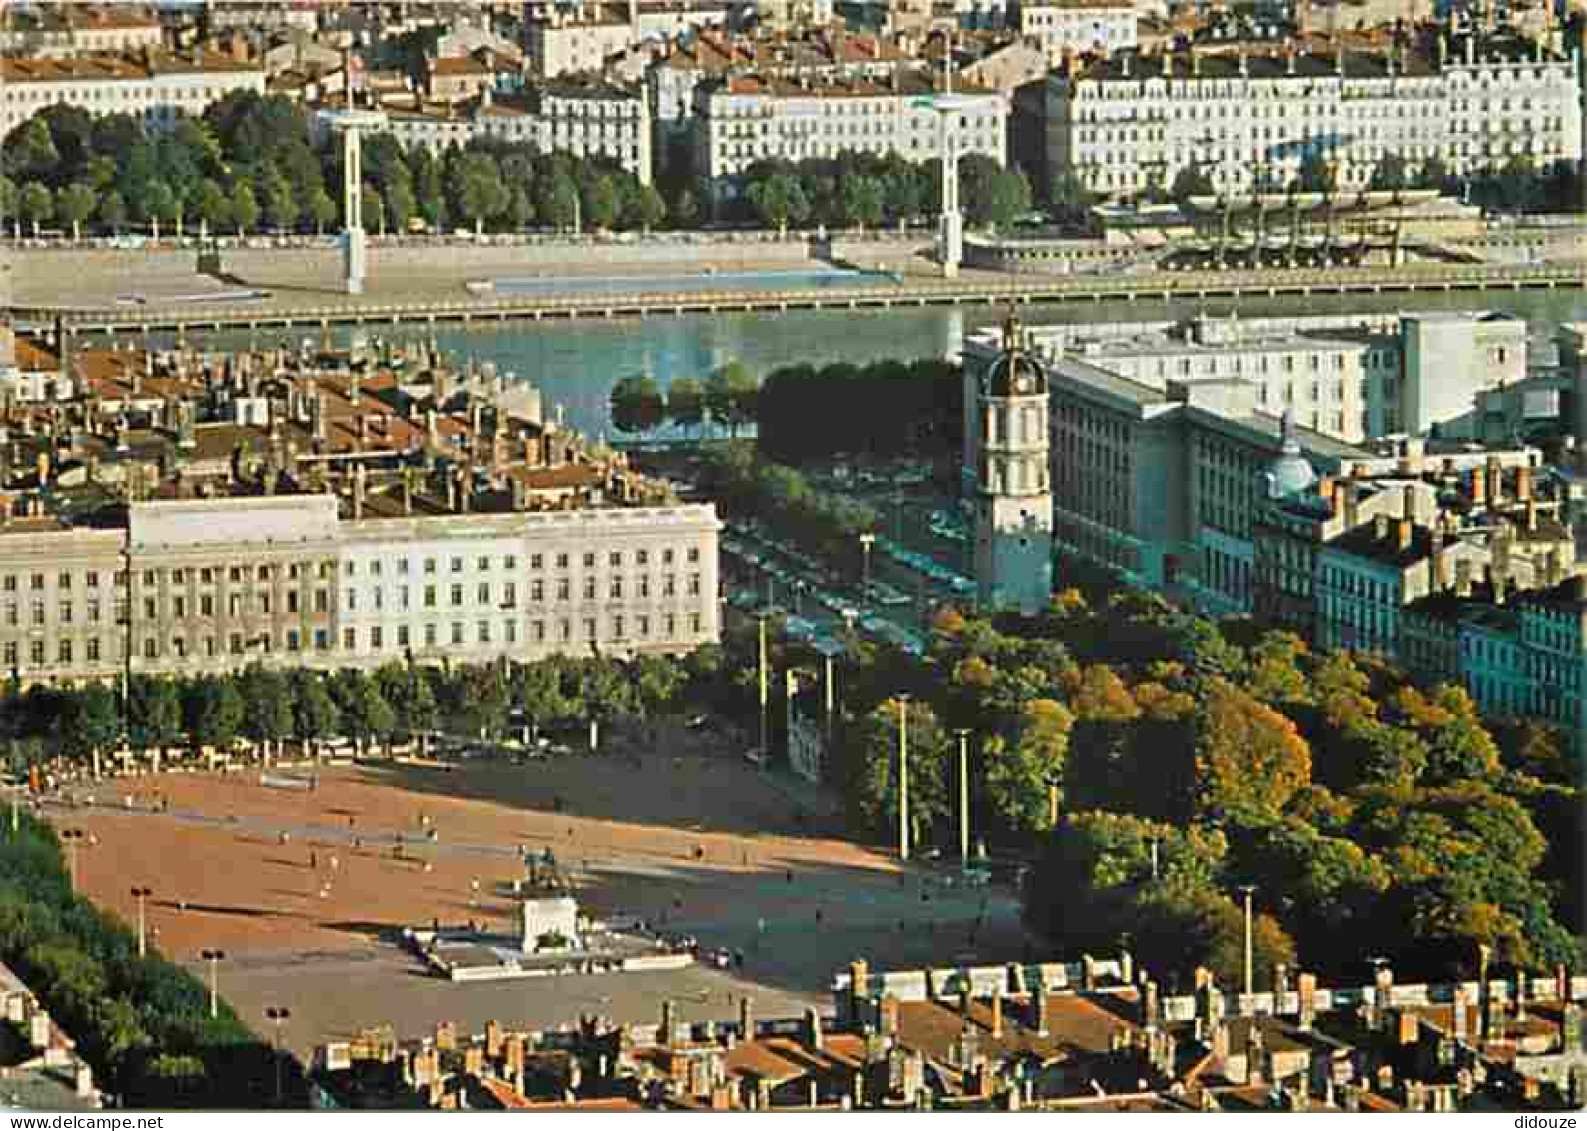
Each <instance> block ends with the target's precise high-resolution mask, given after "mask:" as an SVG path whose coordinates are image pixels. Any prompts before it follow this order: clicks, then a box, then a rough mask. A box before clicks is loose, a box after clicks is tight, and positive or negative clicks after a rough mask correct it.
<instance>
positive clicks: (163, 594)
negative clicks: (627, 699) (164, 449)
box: [0, 494, 720, 682]
mask: <svg viewBox="0 0 1587 1131" xmlns="http://www.w3.org/2000/svg"><path fill="white" fill-rule="evenodd" d="M337 512H338V503H337V499H336V497H335V496H333V495H323V494H322V495H296V496H279V497H272V498H230V499H193V500H180V501H159V502H148V503H137V504H134V505H133V507H132V513H131V521H130V523H129V524H128V526H127V527H126V528H124V529H103V530H100V529H76V528H72V527H69V526H63V525H62V524H61V523H59V522H58V521H57V520H55V519H54V518H51V517H47V516H45V515H43V514H42V513H36V514H35V513H11V508H10V504H9V500H7V504H6V509H5V512H4V513H0V665H3V670H4V671H6V672H8V673H14V674H15V675H16V676H17V677H18V678H20V679H22V680H23V681H25V682H33V681H38V680H51V679H81V678H92V677H101V678H109V677H114V676H117V675H119V674H120V673H121V672H122V671H123V670H126V669H130V670H131V671H133V672H168V673H186V674H196V673H199V672H213V671H216V670H224V669H226V668H236V667H242V666H245V665H246V664H248V663H252V662H264V663H280V664H285V665H288V666H299V665H303V666H310V667H316V668H338V667H349V666H351V667H378V666H379V665H381V664H385V663H390V662H394V661H404V660H407V659H410V658H411V659H413V660H415V661H418V662H429V663H441V662H443V661H450V662H457V661H467V662H475V663H477V662H483V661H488V660H495V659H498V658H503V657H505V658H509V659H513V660H534V659H538V658H541V657H544V656H549V655H553V654H557V653H561V654H567V655H586V656H587V655H590V654H591V653H592V651H595V650H598V651H600V652H603V653H608V654H610V653H617V654H630V653H634V652H639V651H687V650H689V649H691V648H693V647H695V646H697V645H699V644H704V643H709V642H712V641H715V640H716V639H717V637H718V633H719V628H720V625H719V621H718V616H719V609H718V604H717V585H718V580H717V546H716V540H717V531H718V529H719V526H720V524H719V523H718V521H717V518H716V514H715V510H714V509H713V508H711V507H709V506H656V507H597V508H587V509H580V510H567V511H550V512H530V511H525V512H509V513H504V514H464V515H431V516H412V517H404V516H392V517H384V518H374V517H367V516H366V517H364V518H361V519H347V518H341V517H339V516H338V513H337ZM129 632H130V636H129V635H128V634H129Z"/></svg>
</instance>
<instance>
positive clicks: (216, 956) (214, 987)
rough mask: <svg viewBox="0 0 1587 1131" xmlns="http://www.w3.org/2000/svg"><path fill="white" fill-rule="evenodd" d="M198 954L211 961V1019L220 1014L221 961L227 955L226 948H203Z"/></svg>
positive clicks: (206, 960)
mask: <svg viewBox="0 0 1587 1131" xmlns="http://www.w3.org/2000/svg"><path fill="white" fill-rule="evenodd" d="M198 956H199V957H200V958H202V959H203V960H204V961H205V962H208V963H209V1019H210V1020H211V1021H213V1020H215V1018H217V1017H219V1016H220V962H221V959H223V958H225V957H226V952H225V951H224V950H201V951H199V952H198Z"/></svg>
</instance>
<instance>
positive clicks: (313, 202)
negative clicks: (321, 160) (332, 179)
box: [304, 184, 337, 235]
mask: <svg viewBox="0 0 1587 1131" xmlns="http://www.w3.org/2000/svg"><path fill="white" fill-rule="evenodd" d="M304 204H305V207H306V210H307V212H308V217H309V219H310V220H313V221H314V230H315V232H316V233H318V234H319V235H324V234H325V226H326V225H327V224H334V223H336V211H337V210H336V202H335V201H334V200H332V199H331V194H330V193H328V192H326V191H325V186H324V185H318V184H317V185H314V186H313V187H312V188H310V189H309V195H308V198H307V200H305V202H304Z"/></svg>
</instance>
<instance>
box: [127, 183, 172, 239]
mask: <svg viewBox="0 0 1587 1131" xmlns="http://www.w3.org/2000/svg"><path fill="white" fill-rule="evenodd" d="M136 204H137V208H138V216H139V218H140V219H141V220H143V222H144V223H146V224H148V225H149V227H150V229H151V230H152V231H153V234H154V238H155V239H159V238H160V225H161V224H171V223H174V222H175V220H176V215H177V205H176V194H175V193H174V192H172V191H171V186H170V185H168V184H166V183H165V182H164V181H162V180H151V181H148V182H146V183H145V184H144V186H143V192H142V194H141V195H140V196H139V197H138V199H137V201H136Z"/></svg>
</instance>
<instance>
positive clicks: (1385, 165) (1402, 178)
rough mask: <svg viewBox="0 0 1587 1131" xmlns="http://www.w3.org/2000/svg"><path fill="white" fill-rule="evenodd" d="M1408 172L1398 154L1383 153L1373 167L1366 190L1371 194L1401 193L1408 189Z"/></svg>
mask: <svg viewBox="0 0 1587 1131" xmlns="http://www.w3.org/2000/svg"><path fill="white" fill-rule="evenodd" d="M1410 183H1411V178H1410V171H1409V169H1408V168H1407V167H1406V164H1405V158H1404V157H1402V156H1400V154H1398V153H1394V152H1390V153H1385V154H1384V155H1383V157H1382V159H1381V160H1379V161H1378V163H1377V165H1376V166H1374V167H1373V170H1372V179H1371V180H1370V181H1368V182H1367V188H1368V189H1370V190H1372V191H1373V192H1401V191H1403V190H1404V189H1407V188H1409V187H1410Z"/></svg>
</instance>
